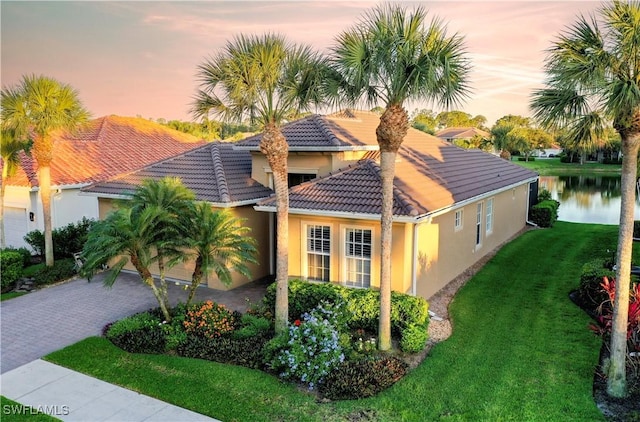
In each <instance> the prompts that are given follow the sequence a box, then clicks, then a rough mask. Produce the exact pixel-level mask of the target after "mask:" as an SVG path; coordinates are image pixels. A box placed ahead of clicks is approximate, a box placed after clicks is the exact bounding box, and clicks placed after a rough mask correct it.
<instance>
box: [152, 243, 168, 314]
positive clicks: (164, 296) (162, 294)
mask: <svg viewBox="0 0 640 422" xmlns="http://www.w3.org/2000/svg"><path fill="white" fill-rule="evenodd" d="M158 269H159V270H160V271H159V273H160V287H158V294H159V298H158V301H159V302H160V308H162V312H163V314H164V316H165V320H166V321H167V322H171V315H170V314H169V309H170V308H171V306H170V305H169V291H168V289H167V280H166V268H165V265H164V256H163V254H162V253H161V252H158ZM154 286H155V283H154Z"/></svg>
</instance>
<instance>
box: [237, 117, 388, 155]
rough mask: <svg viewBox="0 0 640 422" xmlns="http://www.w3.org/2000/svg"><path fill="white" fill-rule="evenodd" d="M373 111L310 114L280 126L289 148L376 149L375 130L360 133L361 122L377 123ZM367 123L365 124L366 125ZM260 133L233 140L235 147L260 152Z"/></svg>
mask: <svg viewBox="0 0 640 422" xmlns="http://www.w3.org/2000/svg"><path fill="white" fill-rule="evenodd" d="M379 120H380V117H379V116H378V115H377V114H375V113H369V112H352V111H344V112H340V113H335V114H331V115H327V116H321V115H318V114H313V115H310V116H307V117H304V118H302V119H300V120H296V121H294V122H291V123H287V124H285V125H284V126H282V133H283V134H284V136H285V137H286V138H287V142H288V144H289V150H290V151H300V150H309V149H312V150H314V151H338V150H358V149H359V150H377V149H378V142H377V140H376V134H375V131H374V132H373V133H369V132H366V133H365V132H362V130H361V127H362V124H361V123H363V122H367V123H369V122H374V123H375V124H376V125H377V122H379ZM368 126H369V124H366V127H368ZM261 138H262V134H257V135H254V136H251V137H249V138H247V139H245V140H243V141H241V142H238V143H236V144H235V145H236V146H235V147H236V148H237V149H247V150H251V151H259V149H260V148H259V145H260V139H261Z"/></svg>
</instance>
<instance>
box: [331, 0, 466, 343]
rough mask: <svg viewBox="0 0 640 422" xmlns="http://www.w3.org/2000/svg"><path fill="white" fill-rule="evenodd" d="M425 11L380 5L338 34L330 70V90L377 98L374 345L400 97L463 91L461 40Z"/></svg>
mask: <svg viewBox="0 0 640 422" xmlns="http://www.w3.org/2000/svg"><path fill="white" fill-rule="evenodd" d="M425 20H426V11H425V10H424V9H423V8H416V9H414V10H413V11H410V12H407V11H406V10H405V9H404V8H403V7H402V6H394V5H387V6H380V7H377V8H375V9H373V10H372V11H370V12H369V13H367V14H366V15H365V17H364V19H363V20H362V21H361V22H360V23H359V24H357V25H355V26H354V27H352V28H350V29H348V30H347V31H345V32H344V33H342V34H341V35H339V36H338V38H337V43H336V46H335V47H334V48H333V60H332V62H333V68H334V70H335V72H336V74H337V75H338V76H339V79H338V81H339V82H338V83H336V84H334V87H333V88H331V89H332V93H333V94H334V95H337V96H342V97H344V98H346V100H347V101H350V102H352V103H354V104H355V103H357V102H358V101H361V100H362V99H364V100H365V101H366V102H367V103H369V104H370V105H377V104H378V103H379V102H382V103H383V104H384V107H385V111H384V113H382V116H381V117H380V124H379V126H378V128H377V129H376V136H377V140H378V144H379V146H380V151H381V160H380V169H381V176H382V215H381V228H382V239H381V243H382V246H381V269H380V292H381V294H380V327H379V331H380V332H379V345H378V347H379V348H380V349H381V350H388V349H390V348H391V232H392V218H393V179H394V177H395V159H396V154H397V152H398V149H399V148H400V145H401V144H402V141H403V139H404V137H405V135H406V134H407V132H408V129H409V116H408V115H407V112H406V110H405V109H404V103H405V101H407V100H426V101H433V102H436V103H439V104H441V105H443V106H445V107H449V106H451V105H453V104H456V103H458V102H459V101H460V100H461V99H462V98H464V97H465V95H466V94H467V92H468V86H467V76H468V73H469V61H468V59H467V58H466V56H465V51H464V46H463V38H462V37H461V36H458V35H452V36H449V35H447V30H446V26H445V25H444V24H443V23H442V22H441V21H440V20H439V19H437V18H434V19H432V21H431V23H430V24H429V25H426V26H425Z"/></svg>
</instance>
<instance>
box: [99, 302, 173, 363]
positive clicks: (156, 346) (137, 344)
mask: <svg viewBox="0 0 640 422" xmlns="http://www.w3.org/2000/svg"><path fill="white" fill-rule="evenodd" d="M162 325H163V324H162V322H161V320H160V319H159V318H157V317H155V316H153V315H151V314H150V313H149V312H143V313H140V314H136V315H133V316H130V317H128V318H124V319H121V320H119V321H117V322H114V323H113V324H111V326H110V327H108V328H107V329H106V337H107V339H108V340H109V341H111V342H112V343H113V344H115V345H116V346H118V347H119V348H121V349H123V350H125V351H127V352H129V353H154V354H158V353H164V351H165V349H166V339H165V332H164V330H163V328H162Z"/></svg>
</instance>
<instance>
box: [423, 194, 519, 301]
mask: <svg viewBox="0 0 640 422" xmlns="http://www.w3.org/2000/svg"><path fill="white" fill-rule="evenodd" d="M528 188H529V187H528V184H524V185H521V186H519V187H517V188H515V189H511V190H508V191H505V192H502V193H500V194H498V195H494V196H490V197H487V198H484V199H482V200H481V201H478V202H481V203H482V223H481V235H482V241H481V245H480V246H478V247H476V210H477V204H478V202H474V203H470V204H468V205H466V206H464V207H463V208H462V210H463V211H462V212H463V219H462V221H463V225H462V228H461V229H460V230H457V231H456V229H455V227H454V220H455V210H452V211H450V212H447V213H446V214H442V215H440V216H437V217H434V218H433V220H432V221H431V222H425V223H422V224H420V225H419V226H418V245H419V246H418V259H417V261H418V262H417V268H416V294H417V295H418V296H422V297H424V298H426V299H428V298H429V297H431V296H432V295H433V294H434V293H436V292H437V291H438V290H440V289H441V288H443V287H444V286H446V285H447V284H448V283H449V282H450V281H452V280H453V279H454V278H455V277H457V276H458V275H460V274H461V273H462V272H464V271H465V270H466V269H467V268H469V267H470V266H472V265H473V264H474V263H476V262H477V261H478V260H480V258H482V257H483V256H485V255H486V254H487V253H489V252H491V251H492V250H493V249H495V248H496V247H498V246H500V245H501V244H502V243H504V242H505V241H507V240H508V239H509V238H511V237H512V236H514V235H515V234H517V233H518V232H519V231H520V230H522V229H523V228H524V227H525V225H526V218H527V192H528ZM491 198H493V230H492V232H491V233H487V232H486V215H487V201H488V199H491Z"/></svg>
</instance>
